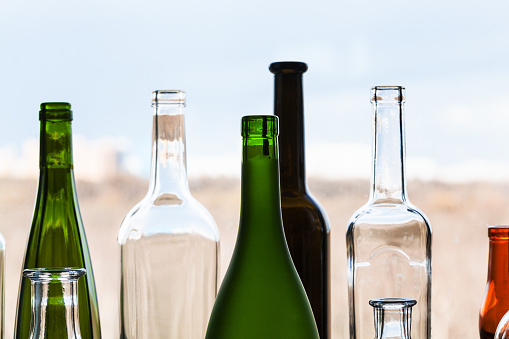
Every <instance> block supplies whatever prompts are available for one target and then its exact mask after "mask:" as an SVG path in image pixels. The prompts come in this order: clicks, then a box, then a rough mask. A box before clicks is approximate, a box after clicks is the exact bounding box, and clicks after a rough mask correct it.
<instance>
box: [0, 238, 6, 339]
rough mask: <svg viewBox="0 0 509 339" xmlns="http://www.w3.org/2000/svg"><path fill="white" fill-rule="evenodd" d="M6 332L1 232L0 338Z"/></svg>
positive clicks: (3, 247)
mask: <svg viewBox="0 0 509 339" xmlns="http://www.w3.org/2000/svg"><path fill="white" fill-rule="evenodd" d="M4 334H5V239H4V237H3V235H2V234H0V339H4Z"/></svg>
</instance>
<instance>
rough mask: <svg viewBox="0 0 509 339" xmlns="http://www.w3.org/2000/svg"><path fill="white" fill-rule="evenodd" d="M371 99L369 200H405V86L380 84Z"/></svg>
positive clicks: (375, 88) (373, 201)
mask: <svg viewBox="0 0 509 339" xmlns="http://www.w3.org/2000/svg"><path fill="white" fill-rule="evenodd" d="M371 102H372V103H373V176H372V181H371V199H370V200H371V203H375V202H377V203H379V202H403V203H404V202H406V201H407V200H408V199H407V196H406V179H405V124H404V111H403V103H404V88H403V87H399V86H391V87H389V86H379V87H374V88H373V89H372V90H371Z"/></svg>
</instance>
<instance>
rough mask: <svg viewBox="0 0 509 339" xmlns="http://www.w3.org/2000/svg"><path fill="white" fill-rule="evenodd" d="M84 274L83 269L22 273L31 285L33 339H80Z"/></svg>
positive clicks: (31, 270)
mask: <svg viewBox="0 0 509 339" xmlns="http://www.w3.org/2000/svg"><path fill="white" fill-rule="evenodd" d="M85 273H86V270H85V269H83V268H76V269H73V268H61V269H60V268H51V269H49V268H39V269H25V270H23V276H24V277H25V278H29V279H30V283H31V295H32V297H31V301H32V315H31V320H32V321H31V323H30V339H44V338H52V339H54V338H55V339H56V338H58V339H81V332H80V322H79V318H78V315H79V313H78V279H79V278H80V277H82V276H84V275H85Z"/></svg>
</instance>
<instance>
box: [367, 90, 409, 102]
mask: <svg viewBox="0 0 509 339" xmlns="http://www.w3.org/2000/svg"><path fill="white" fill-rule="evenodd" d="M405 99H406V97H405V87H403V86H374V87H372V88H371V102H373V103H404V102H405Z"/></svg>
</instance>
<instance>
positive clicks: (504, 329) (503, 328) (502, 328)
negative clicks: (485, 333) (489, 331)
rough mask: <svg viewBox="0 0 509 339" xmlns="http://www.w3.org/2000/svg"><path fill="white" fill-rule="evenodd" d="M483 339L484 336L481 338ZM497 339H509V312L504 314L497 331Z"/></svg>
mask: <svg viewBox="0 0 509 339" xmlns="http://www.w3.org/2000/svg"><path fill="white" fill-rule="evenodd" d="M481 338H482V336H481ZM494 338H495V339H509V311H508V312H507V313H506V314H504V316H503V317H502V319H501V320H500V322H499V323H498V326H497V330H496V331H495V336H494Z"/></svg>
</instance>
